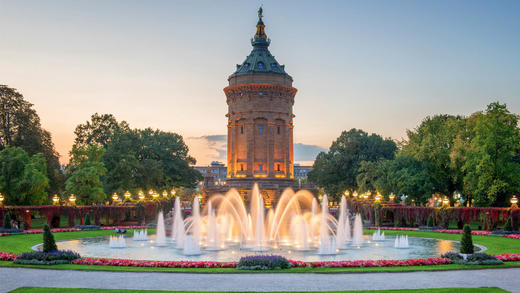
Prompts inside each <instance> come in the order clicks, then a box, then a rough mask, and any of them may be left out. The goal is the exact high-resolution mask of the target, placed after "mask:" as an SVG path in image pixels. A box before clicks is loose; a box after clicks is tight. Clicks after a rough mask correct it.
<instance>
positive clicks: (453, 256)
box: [441, 252, 464, 262]
mask: <svg viewBox="0 0 520 293" xmlns="http://www.w3.org/2000/svg"><path fill="white" fill-rule="evenodd" d="M441 257H442V258H449V259H450V261H452V262H453V261H458V260H463V259H464V258H463V257H462V255H460V253H456V252H447V253H445V254H443V255H441Z"/></svg>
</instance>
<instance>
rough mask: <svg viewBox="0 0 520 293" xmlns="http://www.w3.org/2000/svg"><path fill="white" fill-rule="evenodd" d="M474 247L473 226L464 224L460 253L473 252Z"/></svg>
mask: <svg viewBox="0 0 520 293" xmlns="http://www.w3.org/2000/svg"><path fill="white" fill-rule="evenodd" d="M473 251H474V249H473V239H472V238H471V228H470V227H469V225H467V224H466V225H464V229H462V239H461V241H460V253H464V254H472V253H473Z"/></svg>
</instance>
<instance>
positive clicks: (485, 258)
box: [466, 253, 504, 265]
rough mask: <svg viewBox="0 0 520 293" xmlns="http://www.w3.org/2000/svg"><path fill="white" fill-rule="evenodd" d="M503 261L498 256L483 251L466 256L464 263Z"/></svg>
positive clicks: (494, 263) (492, 263)
mask: <svg viewBox="0 0 520 293" xmlns="http://www.w3.org/2000/svg"><path fill="white" fill-rule="evenodd" d="M503 263H504V262H503V261H501V260H499V259H498V258H496V257H494V256H492V255H489V254H485V253H473V254H470V255H468V257H467V258H466V264H470V265H473V264H475V265H498V264H503Z"/></svg>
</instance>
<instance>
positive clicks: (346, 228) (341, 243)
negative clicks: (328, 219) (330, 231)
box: [336, 196, 351, 249]
mask: <svg viewBox="0 0 520 293" xmlns="http://www.w3.org/2000/svg"><path fill="white" fill-rule="evenodd" d="M350 239H351V236H350V221H349V216H348V210H347V200H346V198H345V196H342V197H341V203H340V208H339V218H338V226H337V229H336V246H337V247H338V248H339V249H346V248H347V242H348V241H350Z"/></svg>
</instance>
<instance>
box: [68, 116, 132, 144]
mask: <svg viewBox="0 0 520 293" xmlns="http://www.w3.org/2000/svg"><path fill="white" fill-rule="evenodd" d="M128 130H130V127H129V126H128V123H127V122H126V121H121V122H117V120H116V118H115V117H114V115H112V114H98V113H94V114H93V115H92V116H91V117H90V121H87V122H85V123H84V124H80V125H78V126H76V129H75V130H74V135H75V136H76V138H75V139H74V145H75V146H76V147H87V146H90V145H98V146H102V147H106V146H107V145H108V143H109V142H110V140H111V139H112V137H113V136H114V134H116V133H117V132H120V131H128Z"/></svg>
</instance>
